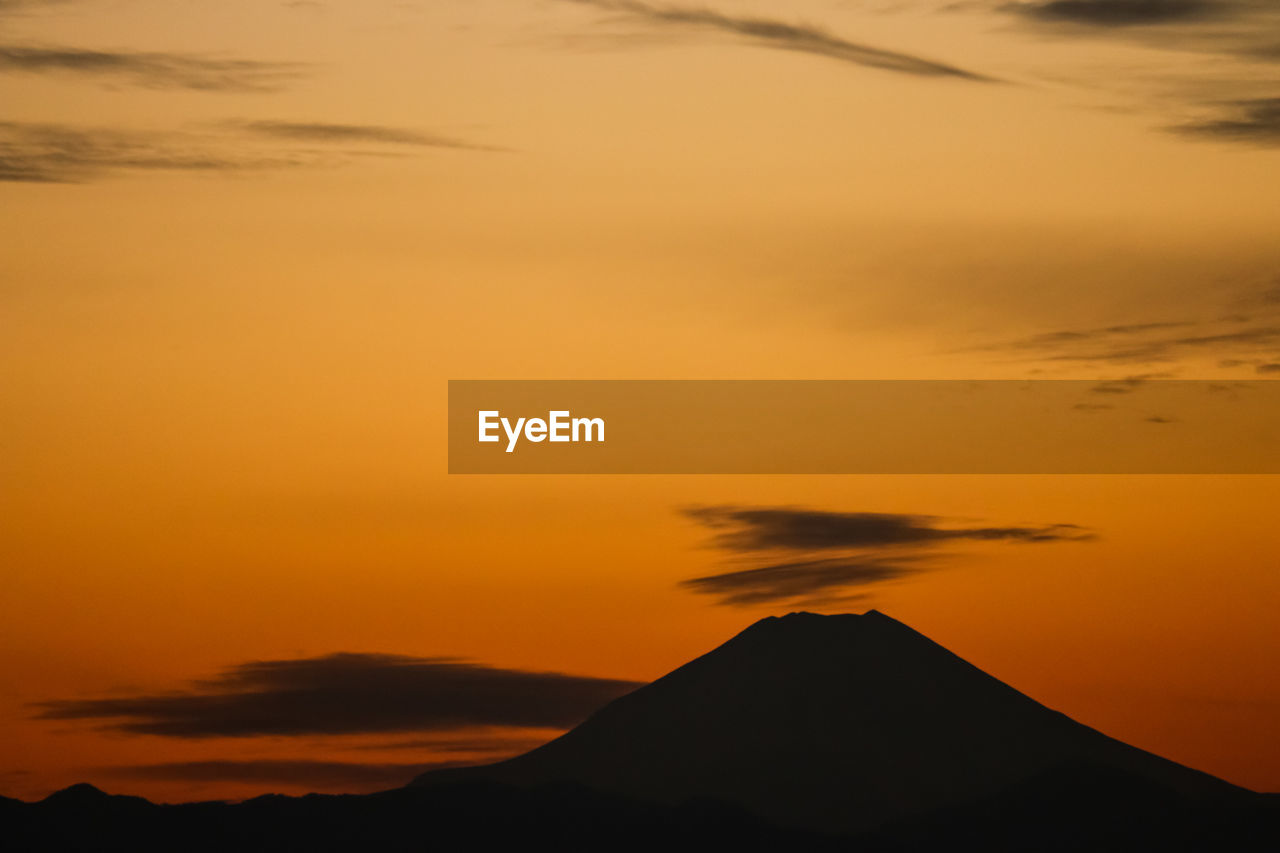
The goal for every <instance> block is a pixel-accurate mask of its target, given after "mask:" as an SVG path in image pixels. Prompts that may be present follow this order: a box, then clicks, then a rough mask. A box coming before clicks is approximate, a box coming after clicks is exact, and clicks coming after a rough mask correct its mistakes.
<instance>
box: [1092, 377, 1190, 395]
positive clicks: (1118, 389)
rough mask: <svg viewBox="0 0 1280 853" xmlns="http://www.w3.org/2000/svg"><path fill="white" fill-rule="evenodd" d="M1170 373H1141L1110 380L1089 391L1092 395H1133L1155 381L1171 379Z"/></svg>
mask: <svg viewBox="0 0 1280 853" xmlns="http://www.w3.org/2000/svg"><path fill="white" fill-rule="evenodd" d="M1172 375H1173V374H1170V373H1139V374H1137V375H1135V376H1126V377H1124V378H1123V379H1108V380H1106V381H1105V382H1099V383H1098V384H1097V385H1094V386H1093V387H1092V388H1090V389H1089V393H1091V394H1132V393H1133V392H1134V391H1137V390H1138V389H1139V388H1141V387H1142V386H1143V385H1145V384H1147V383H1148V382H1150V381H1151V380H1153V379H1169V378H1171V377H1172Z"/></svg>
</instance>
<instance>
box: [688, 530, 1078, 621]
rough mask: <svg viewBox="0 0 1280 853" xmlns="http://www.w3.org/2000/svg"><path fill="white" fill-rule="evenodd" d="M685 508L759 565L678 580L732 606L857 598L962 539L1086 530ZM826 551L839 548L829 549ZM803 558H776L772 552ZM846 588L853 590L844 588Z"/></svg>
mask: <svg viewBox="0 0 1280 853" xmlns="http://www.w3.org/2000/svg"><path fill="white" fill-rule="evenodd" d="M684 514H685V516H686V517H687V518H690V519H692V520H694V521H696V522H698V523H699V524H701V525H703V526H704V527H707V528H708V529H710V530H712V531H715V535H714V536H713V538H712V540H711V544H712V545H713V546H714V547H716V548H719V549H721V550H724V551H728V552H731V553H733V554H736V555H748V556H754V557H756V558H758V559H760V560H762V561H765V564H764V565H759V566H753V567H751V568H746V569H734V570H732V571H727V572H721V573H717V574H711V575H704V576H701V577H695V578H689V579H687V580H684V581H681V583H680V586H681V587H682V588H684V589H686V590H688V591H690V592H695V593H700V594H704V595H711V596H715V597H716V598H717V599H719V601H718V603H719V604H723V605H729V606H735V607H749V606H755V605H765V604H777V603H782V602H787V603H788V604H789V605H790V606H803V607H822V606H830V605H836V604H845V603H847V602H848V601H850V600H851V599H853V598H864V597H866V595H865V593H864V592H862V590H863V589H864V588H869V587H873V586H875V585H878V584H883V583H886V582H890V581H894V580H900V579H903V578H906V577H909V576H912V575H915V574H918V573H920V572H923V571H927V570H930V569H932V568H933V565H931V564H932V563H933V562H934V561H936V560H938V559H939V557H941V556H946V555H947V553H948V552H946V551H940V550H939V548H940V546H943V545H945V544H948V543H959V542H962V541H976V542H1021V543H1044V542H1061V541H1084V540H1088V539H1091V538H1093V536H1092V534H1091V533H1090V532H1089V531H1088V530H1085V529H1084V528H1081V527H1079V526H1077V525H1073V524H1049V525H1020V526H999V527H995V526H979V525H969V526H963V525H955V524H951V525H947V524H946V523H945V522H944V520H943V519H940V518H938V517H937V516H931V515H913V514H901V513H878V512H828V511H822V510H812V509H802V508H795V507H739V506H713V507H698V508H694V509H689V510H685V511H684ZM833 551H842V552H845V553H843V554H840V555H838V556H830V554H831V552H833ZM783 554H789V555H800V556H802V557H803V558H802V559H794V558H793V559H785V560H781V561H779V560H778V556H779V555H783ZM851 591H852V593H851Z"/></svg>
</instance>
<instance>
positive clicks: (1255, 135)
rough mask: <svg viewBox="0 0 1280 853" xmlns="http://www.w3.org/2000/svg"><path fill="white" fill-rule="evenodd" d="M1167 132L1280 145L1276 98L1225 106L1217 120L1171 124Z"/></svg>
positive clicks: (1279, 106) (1278, 101)
mask: <svg viewBox="0 0 1280 853" xmlns="http://www.w3.org/2000/svg"><path fill="white" fill-rule="evenodd" d="M1169 129H1170V130H1172V131H1174V132H1175V133H1181V134H1183V135H1186V136H1193V137H1200V138H1203V139H1217V140H1224V141H1227V142H1248V143H1253V144H1255V145H1280V98H1255V99H1252V100H1247V101H1238V102H1236V103H1234V104H1231V105H1229V106H1228V107H1227V113H1226V114H1225V115H1224V116H1222V117H1220V118H1217V119H1210V120H1206V121H1199V122H1188V123H1185V124H1179V125H1174V126H1172V127H1171V128H1169Z"/></svg>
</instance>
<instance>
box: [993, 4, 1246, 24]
mask: <svg viewBox="0 0 1280 853" xmlns="http://www.w3.org/2000/svg"><path fill="white" fill-rule="evenodd" d="M1236 6H1237V4H1235V3H1232V2H1231V0H1040V1H1039V2H1027V3H1012V4H1009V5H1008V6H1006V8H1007V9H1008V10H1010V11H1013V12H1016V13H1017V14H1021V15H1026V16H1028V17H1030V18H1035V19H1038V20H1042V21H1055V22H1066V23H1072V24H1086V25H1089V26H1098V27H1131V26H1140V25H1145V24H1166V23H1170V22H1182V21H1203V20H1212V19H1215V18H1219V17H1222V16H1223V15H1226V14H1230V13H1231V12H1232V11H1234V7H1236Z"/></svg>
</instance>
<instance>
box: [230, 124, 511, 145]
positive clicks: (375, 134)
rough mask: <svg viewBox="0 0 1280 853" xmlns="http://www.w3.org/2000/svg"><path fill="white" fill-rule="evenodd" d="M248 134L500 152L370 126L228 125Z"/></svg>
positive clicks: (461, 141)
mask: <svg viewBox="0 0 1280 853" xmlns="http://www.w3.org/2000/svg"><path fill="white" fill-rule="evenodd" d="M228 124H229V125H230V126H232V127H238V128H241V129H243V130H246V131H248V132H250V133H255V134H258V135H261V136H265V137H271V138H274V139H286V140H292V141H295V142H316V143H359V142H373V143H385V144H390V145H412V146H422V147H430V148H461V149H465V150H469V151H503V150H507V149H502V148H496V147H494V146H491V145H481V144H479V143H475V142H469V141H467V140H465V139H459V138H457V137H452V136H443V135H440V134H435V133H423V132H422V131H417V130H409V129H406V128H402V127H387V126H385V125H372V124H332V123H327V122H298V121H270V120H257V121H233V122H229V123H228Z"/></svg>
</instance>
